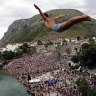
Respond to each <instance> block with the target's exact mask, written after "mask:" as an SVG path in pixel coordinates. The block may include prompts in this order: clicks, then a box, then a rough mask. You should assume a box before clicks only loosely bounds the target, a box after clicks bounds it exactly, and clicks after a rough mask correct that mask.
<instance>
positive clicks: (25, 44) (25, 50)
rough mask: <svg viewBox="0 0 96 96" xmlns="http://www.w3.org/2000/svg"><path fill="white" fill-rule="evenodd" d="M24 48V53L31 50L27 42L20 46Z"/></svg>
mask: <svg viewBox="0 0 96 96" xmlns="http://www.w3.org/2000/svg"><path fill="white" fill-rule="evenodd" d="M19 48H20V49H22V51H23V53H28V52H29V50H30V46H29V45H28V44H27V43H24V44H23V45H22V46H20V47H19Z"/></svg>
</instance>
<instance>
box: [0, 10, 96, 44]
mask: <svg viewBox="0 0 96 96" xmlns="http://www.w3.org/2000/svg"><path fill="white" fill-rule="evenodd" d="M47 13H48V14H49V15H50V17H54V16H57V15H60V14H65V13H67V14H69V15H68V16H65V17H63V18H60V19H59V20H57V21H56V22H58V23H60V22H63V21H66V20H68V19H70V18H71V17H73V16H78V15H82V14H83V13H81V12H80V11H78V10H74V9H55V10H50V11H48V12H47ZM95 26H96V20H94V21H89V22H81V23H79V24H77V25H74V26H73V27H71V28H70V29H69V30H67V31H65V32H63V33H56V32H52V31H49V30H47V28H46V27H45V25H44V21H43V19H42V17H41V16H40V15H35V16H33V17H32V18H29V19H20V20H16V21H14V22H13V23H12V24H11V25H10V26H9V27H8V31H7V32H6V33H5V34H4V36H3V38H2V39H1V40H0V44H7V43H13V42H29V41H32V40H38V39H46V40H49V39H52V38H53V39H54V38H57V37H60V36H63V37H69V38H71V37H76V36H88V35H96V27H95Z"/></svg>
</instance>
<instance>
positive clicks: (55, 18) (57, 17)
mask: <svg viewBox="0 0 96 96" xmlns="http://www.w3.org/2000/svg"><path fill="white" fill-rule="evenodd" d="M67 15H68V14H64V15H59V16H56V17H53V19H54V20H57V19H59V18H62V17H64V16H67Z"/></svg>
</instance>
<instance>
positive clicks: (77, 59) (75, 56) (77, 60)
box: [71, 55, 79, 63]
mask: <svg viewBox="0 0 96 96" xmlns="http://www.w3.org/2000/svg"><path fill="white" fill-rule="evenodd" d="M71 61H73V62H74V63H78V62H79V58H78V56H77V55H74V56H73V57H72V58H71Z"/></svg>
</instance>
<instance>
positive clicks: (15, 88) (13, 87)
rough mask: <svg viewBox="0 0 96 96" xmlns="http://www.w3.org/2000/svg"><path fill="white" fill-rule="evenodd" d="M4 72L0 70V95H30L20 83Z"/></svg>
mask: <svg viewBox="0 0 96 96" xmlns="http://www.w3.org/2000/svg"><path fill="white" fill-rule="evenodd" d="M5 73H6V72H1V71H0V96H32V95H29V94H28V93H27V91H26V88H25V87H24V86H23V85H22V84H20V83H19V82H18V81H17V80H16V79H14V78H13V77H12V76H9V75H6V74H5Z"/></svg>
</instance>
